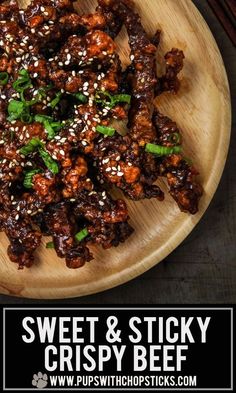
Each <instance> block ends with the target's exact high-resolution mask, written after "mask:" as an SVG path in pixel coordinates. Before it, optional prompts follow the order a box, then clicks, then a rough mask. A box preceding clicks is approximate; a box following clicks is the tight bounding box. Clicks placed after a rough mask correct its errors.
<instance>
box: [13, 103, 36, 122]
mask: <svg viewBox="0 0 236 393" xmlns="http://www.w3.org/2000/svg"><path fill="white" fill-rule="evenodd" d="M32 103H35V101H34V100H32V101H17V100H11V101H10V102H9V105H8V113H9V117H8V119H7V120H9V121H12V120H17V119H21V121H23V122H25V123H30V122H32V120H33V117H32V116H31V115H30V110H29V105H31V104H32Z"/></svg>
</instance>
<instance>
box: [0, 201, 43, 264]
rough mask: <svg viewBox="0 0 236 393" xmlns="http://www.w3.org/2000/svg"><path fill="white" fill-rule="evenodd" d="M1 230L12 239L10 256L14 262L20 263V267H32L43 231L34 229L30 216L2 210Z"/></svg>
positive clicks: (0, 212)
mask: <svg viewBox="0 0 236 393" xmlns="http://www.w3.org/2000/svg"><path fill="white" fill-rule="evenodd" d="M0 230H2V231H4V232H5V233H6V235H7V237H8V239H9V240H10V245H9V247H8V256H9V258H10V260H11V261H12V262H15V263H18V265H19V269H23V268H24V267H25V266H26V267H30V266H31V265H32V263H33V261H34V256H33V254H34V251H35V250H36V248H37V247H38V246H39V245H40V242H41V237H42V235H41V233H40V232H39V231H37V230H35V229H33V226H32V222H31V220H30V218H25V217H22V216H21V214H20V212H19V211H17V210H12V211H11V212H7V211H6V210H1V206H0Z"/></svg>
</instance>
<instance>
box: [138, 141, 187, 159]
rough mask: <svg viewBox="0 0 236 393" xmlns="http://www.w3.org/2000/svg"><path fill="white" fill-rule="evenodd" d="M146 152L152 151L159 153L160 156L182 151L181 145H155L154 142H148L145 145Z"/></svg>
mask: <svg viewBox="0 0 236 393" xmlns="http://www.w3.org/2000/svg"><path fill="white" fill-rule="evenodd" d="M145 150H146V152H148V153H152V154H157V155H158V156H160V157H161V156H168V155H170V154H178V153H180V152H181V151H182V147H181V146H173V147H167V146H160V145H154V144H152V143H147V144H146V147H145Z"/></svg>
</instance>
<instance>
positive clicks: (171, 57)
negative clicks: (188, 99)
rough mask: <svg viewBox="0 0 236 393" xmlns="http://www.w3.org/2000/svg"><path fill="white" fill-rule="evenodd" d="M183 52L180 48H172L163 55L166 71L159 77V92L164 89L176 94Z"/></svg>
mask: <svg viewBox="0 0 236 393" xmlns="http://www.w3.org/2000/svg"><path fill="white" fill-rule="evenodd" d="M183 61H184V54H183V52H182V51H181V50H179V49H176V48H173V49H172V50H171V51H170V52H167V53H166V55H165V62H166V72H165V75H163V76H162V77H161V78H160V79H159V86H158V88H159V94H161V93H163V92H164V91H169V92H170V93H173V94H176V93H177V92H178V90H179V87H180V81H179V79H178V74H179V72H180V71H181V70H182V68H183Z"/></svg>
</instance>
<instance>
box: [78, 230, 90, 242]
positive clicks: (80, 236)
mask: <svg viewBox="0 0 236 393" xmlns="http://www.w3.org/2000/svg"><path fill="white" fill-rule="evenodd" d="M88 235H89V233H88V230H87V228H84V229H82V231H80V232H78V233H76V235H75V240H77V242H81V241H82V240H84V239H85V238H86V237H87V236H88Z"/></svg>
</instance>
